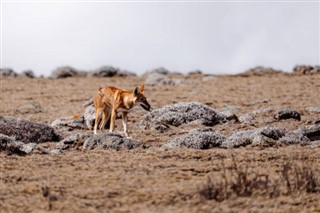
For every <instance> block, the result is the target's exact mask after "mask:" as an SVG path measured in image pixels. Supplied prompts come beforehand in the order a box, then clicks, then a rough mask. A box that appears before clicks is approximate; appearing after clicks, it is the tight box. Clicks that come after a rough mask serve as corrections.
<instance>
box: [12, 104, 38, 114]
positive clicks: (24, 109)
mask: <svg viewBox="0 0 320 213" xmlns="http://www.w3.org/2000/svg"><path fill="white" fill-rule="evenodd" d="M15 111H16V112H17V113H22V114H29V113H30V114H36V113H42V112H44V109H43V108H42V107H41V106H40V104H37V103H28V104H25V105H23V106H20V107H19V108H18V109H16V110H15Z"/></svg>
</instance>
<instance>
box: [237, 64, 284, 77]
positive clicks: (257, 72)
mask: <svg viewBox="0 0 320 213" xmlns="http://www.w3.org/2000/svg"><path fill="white" fill-rule="evenodd" d="M280 73H283V72H282V71H281V70H275V69H273V68H271V67H261V66H258V67H254V68H251V69H249V70H246V71H245V72H243V73H241V74H240V75H241V76H246V77H247V76H266V75H274V74H280Z"/></svg>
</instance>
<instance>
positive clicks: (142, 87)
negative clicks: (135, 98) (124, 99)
mask: <svg viewBox="0 0 320 213" xmlns="http://www.w3.org/2000/svg"><path fill="white" fill-rule="evenodd" d="M143 90H144V85H142V86H141V87H140V89H139V93H143Z"/></svg>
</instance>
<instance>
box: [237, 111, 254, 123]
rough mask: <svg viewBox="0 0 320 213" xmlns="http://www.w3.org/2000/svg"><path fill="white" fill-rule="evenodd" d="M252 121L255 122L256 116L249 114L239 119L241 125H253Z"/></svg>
mask: <svg viewBox="0 0 320 213" xmlns="http://www.w3.org/2000/svg"><path fill="white" fill-rule="evenodd" d="M252 120H254V116H253V115H252V114H250V113H247V114H244V115H241V116H240V117H239V121H240V122H241V123H251V122H252Z"/></svg>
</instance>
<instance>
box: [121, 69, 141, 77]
mask: <svg viewBox="0 0 320 213" xmlns="http://www.w3.org/2000/svg"><path fill="white" fill-rule="evenodd" d="M117 76H120V77H129V76H131V77H134V76H137V74H136V73H134V72H130V71H127V70H119V71H118V72H117Z"/></svg>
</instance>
